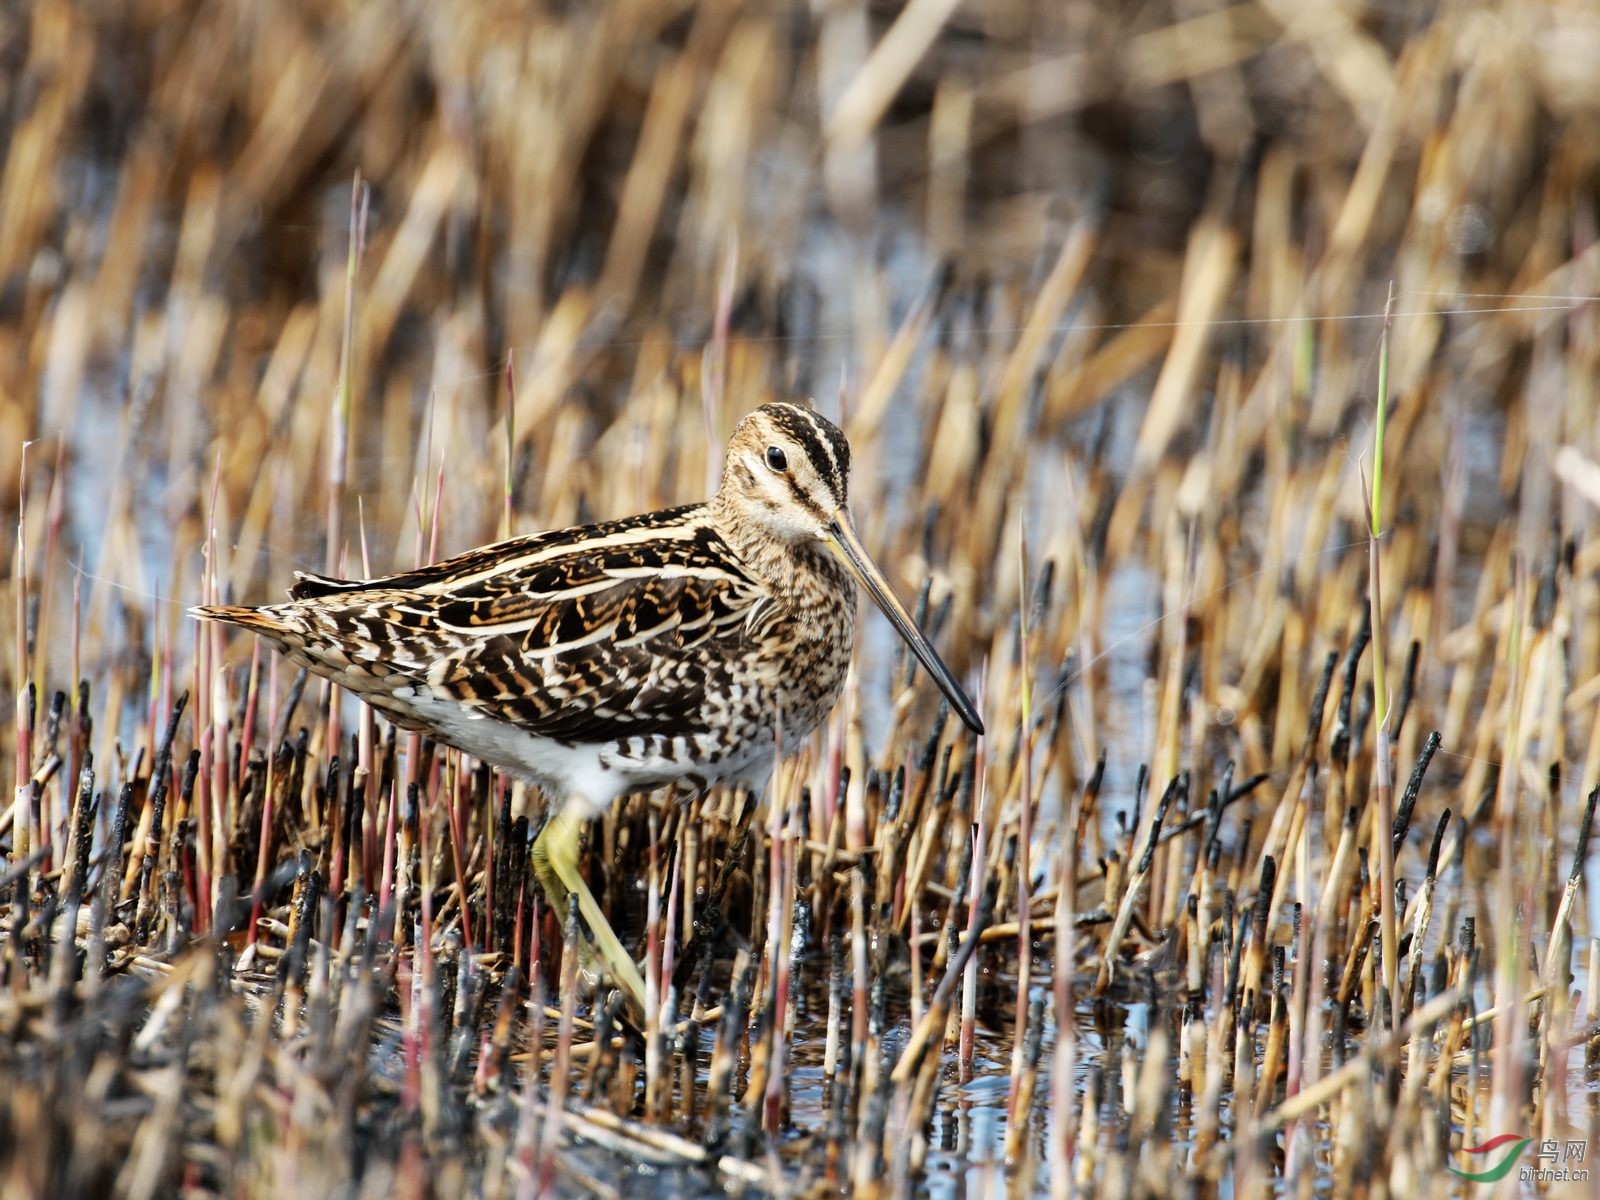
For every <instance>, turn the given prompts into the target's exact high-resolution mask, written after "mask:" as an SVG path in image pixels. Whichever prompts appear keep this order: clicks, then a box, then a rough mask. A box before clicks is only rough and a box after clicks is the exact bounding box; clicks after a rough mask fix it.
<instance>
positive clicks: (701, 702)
mask: <svg viewBox="0 0 1600 1200" xmlns="http://www.w3.org/2000/svg"><path fill="white" fill-rule="evenodd" d="M849 478H850V447H849V445H848V444H847V443H846V441H845V438H844V435H843V434H842V433H840V432H839V430H838V428H836V427H835V426H834V425H833V424H832V423H830V422H829V421H827V420H824V419H823V418H822V417H820V416H818V415H817V414H816V413H815V412H812V411H811V410H809V409H807V408H802V407H800V406H798V405H794V404H767V405H763V406H762V407H761V408H759V409H757V410H756V411H755V412H753V413H751V414H749V415H748V416H746V417H745V418H744V419H743V420H741V421H740V422H739V424H738V426H737V427H736V428H735V429H734V431H733V437H732V440H731V441H730V442H729V444H728V452H727V457H726V459H725V462H724V466H723V471H722V482H721V486H720V487H719V488H718V490H717V494H716V495H715V496H714V497H712V498H711V499H710V500H709V501H707V502H706V503H704V504H694V505H689V506H688V507H685V508H674V509H667V510H665V511H663V512H653V513H645V514H643V515H642V516H637V517H630V518H627V519H625V520H621V521H606V522H602V523H600V524H597V525H585V526H581V527H578V528H573V529H561V530H557V531H555V532H552V533H542V534H537V535H534V536H529V537H517V538H512V539H510V540H509V541H504V542H499V543H496V544H494V545H491V546H484V547H482V548H480V549H477V550H469V551H467V552H466V553H464V554H460V555H457V556H456V557H454V558H451V559H448V560H446V561H444V562H439V563H435V564H433V565H432V566H427V567H421V568H418V569H417V570H415V571H405V572H402V573H400V574H397V575H388V576H384V577H383V578H381V579H368V580H340V579H330V578H326V577H324V576H321V575H311V574H307V573H304V572H301V573H297V576H296V582H295V584H294V585H293V586H292V587H291V588H290V589H289V595H290V597H291V599H290V601H289V602H288V603H287V604H271V605H267V606H265V607H262V608H245V607H233V606H227V605H206V606H202V607H199V608H195V609H192V610H190V611H191V612H192V613H193V614H194V615H195V616H196V617H199V618H201V619H203V620H208V621H225V622H228V623H230V624H233V625H239V626H242V627H243V628H245V629H248V630H250V631H252V632H253V633H256V634H259V635H260V636H261V637H264V638H266V639H267V640H268V641H269V642H271V643H272V644H273V645H275V646H276V647H277V648H278V649H279V650H281V651H282V652H283V653H284V654H285V655H287V656H288V658H289V660H290V661H291V662H294V663H296V664H298V665H300V666H303V667H306V668H308V669H309V670H311V671H313V672H315V673H316V674H318V675H323V676H326V677H327V678H329V679H331V680H333V681H334V682H336V683H338V684H339V685H340V686H341V687H344V688H347V689H348V690H350V691H352V692H354V693H355V694H356V695H357V696H359V697H361V698H362V699H363V700H365V701H366V702H367V703H368V704H371V705H372V706H373V707H374V708H376V709H377V710H378V711H379V712H381V713H383V714H384V715H385V716H387V717H388V718H389V719H390V720H392V721H394V722H395V723H396V724H397V725H399V726H401V727H402V728H405V729H415V730H420V731H422V732H424V733H426V734H428V735H430V736H432V737H433V738H435V739H437V740H438V741H440V742H443V743H445V744H446V745H450V746H454V747H456V748H457V749H459V750H462V751H464V752H465V753H467V754H470V755H472V756H473V757H475V758H478V759H481V760H482V761H484V762H487V763H490V764H493V765H494V766H497V767H500V768H502V769H503V770H506V771H509V772H511V773H512V774H514V775H516V776H519V777H521V778H522V779H524V780H526V781H528V782H530V783H532V784H535V785H537V786H539V787H542V788H543V789H545V791H546V793H547V794H548V795H551V796H552V797H553V798H556V799H558V800H559V801H560V804H559V807H558V808H556V809H555V810H554V815H553V816H552V817H551V818H550V819H549V820H548V821H547V822H546V823H545V826H544V828H543V830H542V831H541V832H540V834H539V836H538V838H537V839H536V840H535V842H534V846H533V863H534V867H535V870H536V872H537V874H538V876H539V879H540V882H541V884H542V885H543V886H544V888H545V891H546V893H547V895H548V897H549V899H550V901H551V902H552V903H553V904H555V905H556V906H557V911H563V910H564V909H565V906H566V898H567V895H568V894H569V893H571V894H576V896H577V898H578V904H579V909H580V911H581V912H582V914H583V917H584V920H585V921H586V922H587V923H588V925H589V928H590V930H591V932H592V934H593V936H594V938H595V941H596V944H597V945H598V947H599V949H600V952H601V954H602V955H603V957H604V959H605V960H606V963H607V965H608V966H609V967H610V969H611V972H612V974H613V977H614V978H615V979H616V980H617V981H618V982H619V983H620V984H621V985H622V986H623V987H624V988H625V989H626V990H627V991H628V992H629V993H630V994H631V997H632V999H633V1000H634V1001H635V1002H636V1003H638V1004H639V1005H640V1006H641V1007H642V1003H643V996H644V984H643V981H642V979H641V978H640V975H639V969H638V966H637V964H636V963H635V962H634V960H633V958H632V957H631V956H630V955H629V954H628V952H627V951H626V950H625V949H624V948H623V946H622V943H621V941H620V940H619V939H618V938H617V935H616V934H615V933H614V932H613V931H612V928H611V926H610V924H609V923H608V922H607V921H606V918H605V916H604V914H603V913H602V912H601V910H600V907H599V905H598V904H597V903H596V902H595V899H594V896H593V894H592V893H591V892H590V891H589V889H588V887H587V886H586V885H585V884H584V881H583V878H582V876H581V874H580V872H579V869H578V849H579V844H578V835H579V831H580V829H581V826H582V823H583V822H584V821H585V820H587V819H588V818H589V817H591V816H593V815H594V814H595V813H597V812H599V811H600V810H602V809H603V808H605V806H607V805H609V804H610V803H611V802H612V801H613V800H615V799H616V798H617V797H619V796H622V795H625V794H627V793H630V792H636V791H643V790H646V789H650V788H655V787H659V786H662V785H664V784H669V783H683V784H688V785H691V786H693V787H695V788H701V789H703V788H707V787H709V786H711V785H712V784H713V783H717V782H719V781H742V782H745V783H747V784H750V785H752V786H753V787H757V788H759V787H760V785H761V784H762V783H764V781H765V780H766V779H767V777H768V775H769V773H770V771H771V767H772V754H773V749H774V744H775V731H777V730H779V729H780V728H781V731H782V736H783V738H784V739H785V741H786V743H787V744H788V745H790V746H793V745H797V744H798V743H799V742H800V740H801V739H803V738H804V737H806V736H807V735H808V734H809V733H810V732H811V731H812V730H813V729H815V728H816V726H817V724H818V722H820V721H821V720H822V719H823V717H824V716H826V715H827V713H828V711H829V710H830V709H831V708H832V707H833V705H834V703H835V702H836V701H837V700H838V698H839V693H840V691H841V690H842V688H843V686H844V678H845V670H846V668H847V667H848V666H849V663H850V656H851V650H852V647H853V645H854V643H855V622H856V611H855V610H856V587H855V584H856V582H857V581H859V582H860V583H861V585H862V586H864V587H865V588H866V589H867V591H868V593H869V594H870V595H871V596H872V598H873V599H874V600H875V601H876V602H877V604H878V607H879V608H881V609H882V610H883V613H884V615H885V616H887V617H888V619H889V621H890V622H891V623H892V624H893V625H894V627H895V629H896V630H897V631H898V632H899V633H900V635H901V637H903V638H904V639H905V640H906V642H907V643H908V644H909V646H910V648H911V650H912V652H913V653H914V654H915V655H916V657H917V659H918V660H919V661H920V662H921V663H922V665H923V667H925V668H926V669H927V671H928V672H929V673H930V674H931V675H932V676H933V678H934V680H935V681H936V682H937V683H938V685H939V687H940V689H941V690H942V691H943V692H944V694H945V696H946V698H948V700H949V701H950V704H951V706H952V707H953V708H954V709H955V711H956V712H957V713H958V714H959V715H960V717H961V720H962V721H963V722H965V723H966V725H967V726H968V727H969V728H970V729H972V730H973V731H974V732H976V733H982V732H983V723H982V721H981V720H980V719H979V717H978V712H977V710H976V709H975V708H974V707H973V705H972V702H971V701H970V700H969V699H968V698H967V696H966V693H965V692H963V691H962V689H961V685H960V684H959V683H957V682H956V679H955V676H954V675H952V674H951V672H950V669H949V668H948V667H947V666H945V664H944V662H943V660H941V659H940V657H939V655H938V654H937V653H936V652H935V651H934V649H933V647H932V646H931V645H930V644H929V643H928V640H927V639H926V638H925V637H924V636H923V635H922V633H921V632H920V631H919V630H918V629H917V626H916V624H915V622H913V621H912V619H911V617H910V616H909V615H908V614H907V613H906V610H905V609H904V608H903V607H902V606H901V604H900V602H899V601H898V600H897V599H896V598H895V595H894V592H893V591H892V590H891V589H890V587H889V585H888V583H887V582H886V581H885V579H884V577H883V574H882V572H880V571H879V570H878V568H877V567H876V566H875V565H874V564H873V562H872V559H871V558H870V557H869V556H868V554H867V552H866V550H865V549H864V548H863V547H862V544H861V540H860V538H859V537H857V535H856V531H855V526H854V524H853V523H852V521H851V518H850V508H849V493H848V488H849Z"/></svg>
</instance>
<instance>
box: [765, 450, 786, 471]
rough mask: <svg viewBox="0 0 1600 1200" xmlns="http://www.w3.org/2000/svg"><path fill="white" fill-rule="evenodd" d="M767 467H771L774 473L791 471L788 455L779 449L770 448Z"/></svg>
mask: <svg viewBox="0 0 1600 1200" xmlns="http://www.w3.org/2000/svg"><path fill="white" fill-rule="evenodd" d="M767 466H769V467H771V468H772V469H773V470H774V471H787V470H788V469H789V457H788V455H786V454H784V452H783V451H782V450H780V449H778V447H776V446H768V447H767Z"/></svg>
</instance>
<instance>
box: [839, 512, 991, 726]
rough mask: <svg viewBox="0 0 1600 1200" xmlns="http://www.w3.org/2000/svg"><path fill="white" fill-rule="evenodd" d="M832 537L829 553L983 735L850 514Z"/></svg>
mask: <svg viewBox="0 0 1600 1200" xmlns="http://www.w3.org/2000/svg"><path fill="white" fill-rule="evenodd" d="M828 533H829V537H828V540H827V542H826V545H827V547H828V549H830V550H832V551H833V552H834V553H835V554H836V555H838V556H839V558H840V559H841V560H842V561H843V562H844V564H845V565H846V566H847V567H849V568H850V573H851V574H852V575H854V576H855V577H856V578H857V579H858V580H859V581H860V582H861V586H862V587H864V588H866V589H867V591H868V592H870V593H872V599H873V600H874V601H875V602H876V603H877V605H878V607H879V608H880V609H881V610H882V611H883V615H884V616H886V617H888V618H889V623H890V624H891V625H893V626H894V627H895V631H896V632H897V633H899V635H900V636H901V637H903V638H905V640H906V645H908V646H910V647H911V653H913V654H915V655H916V656H917V661H918V662H920V663H921V664H922V665H923V667H924V668H926V669H927V672H928V674H929V675H932V676H933V681H934V682H935V683H937V684H938V685H939V690H940V691H941V692H943V693H944V694H945V699H947V700H949V701H950V707H952V708H954V709H955V710H956V713H957V715H958V716H960V718H961V720H962V722H963V723H964V724H965V725H966V727H967V728H968V729H970V730H972V732H973V733H982V732H983V721H982V719H981V718H979V716H978V710H977V709H976V708H974V707H973V706H972V701H971V700H969V699H967V694H966V692H964V691H962V690H961V685H960V684H959V683H957V682H956V677H955V676H954V675H952V674H951V673H950V668H949V667H947V666H945V665H944V659H942V658H940V657H939V653H938V651H936V650H935V649H934V648H933V646H932V645H930V644H929V642H928V639H927V638H925V637H923V636H922V630H920V629H918V628H917V625H916V622H915V621H913V620H912V619H911V614H910V613H908V612H906V610H905V609H904V608H903V607H902V606H901V604H900V601H899V600H897V599H895V595H894V593H893V592H891V591H890V590H889V583H888V581H887V580H886V579H884V577H883V572H881V571H880V570H878V568H877V565H876V564H875V563H874V562H873V561H872V559H871V557H870V556H869V555H868V554H867V551H866V547H864V546H863V545H862V544H861V539H860V538H859V537H857V536H856V529H855V526H854V525H852V524H851V523H850V514H849V513H847V512H845V510H844V509H842V508H841V509H839V511H838V512H836V513H834V514H833V520H832V521H830V522H829V523H828Z"/></svg>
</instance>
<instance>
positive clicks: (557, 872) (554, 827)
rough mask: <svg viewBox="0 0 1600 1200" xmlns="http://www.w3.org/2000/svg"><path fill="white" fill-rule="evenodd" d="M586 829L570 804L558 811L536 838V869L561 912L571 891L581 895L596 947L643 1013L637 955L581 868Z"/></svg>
mask: <svg viewBox="0 0 1600 1200" xmlns="http://www.w3.org/2000/svg"><path fill="white" fill-rule="evenodd" d="M582 829H583V818H582V817H581V816H579V815H577V814H576V813H574V812H573V811H572V807H571V806H570V805H569V806H567V807H564V808H562V809H561V810H560V811H559V812H557V813H556V814H555V815H554V816H553V817H551V818H550V819H549V820H548V821H546V822H545V825H544V828H543V829H542V830H540V832H539V836H538V837H536V838H535V839H534V840H533V869H534V872H535V874H537V875H538V876H539V883H540V884H541V885H542V886H543V888H544V890H545V895H546V896H548V897H549V899H550V903H551V904H552V905H554V906H555V907H556V911H557V912H558V913H559V912H564V911H565V909H566V902H567V896H568V895H569V894H572V895H576V896H577V897H578V911H579V912H580V913H582V914H583V919H584V920H585V921H586V922H587V923H588V925H589V931H590V933H591V934H592V935H593V936H594V942H595V948H596V949H597V950H599V951H600V956H601V958H603V959H605V964H606V967H607V969H608V970H610V972H611V976H612V978H613V979H615V980H616V981H617V983H618V984H619V985H620V986H621V987H622V989H623V991H625V992H627V993H628V998H629V999H630V1000H632V1001H633V1003H634V1005H635V1006H636V1007H637V1008H638V1009H639V1011H640V1012H643V1011H644V978H643V977H642V976H641V975H640V974H639V964H638V963H636V962H634V961H633V956H632V955H631V954H629V953H628V951H627V949H626V948H625V947H624V946H623V944H622V940H621V939H620V938H618V937H617V934H616V931H615V930H614V929H612V928H611V922H610V921H607V920H606V915H605V913H603V912H601V911H600V905H599V903H598V902H597V901H596V900H595V898H594V893H593V892H591V891H590V890H589V885H588V884H586V883H585V882H584V881H583V875H582V874H581V873H580V872H579V870H578V836H579V834H580V833H581V831H582Z"/></svg>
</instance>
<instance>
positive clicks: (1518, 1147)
mask: <svg viewBox="0 0 1600 1200" xmlns="http://www.w3.org/2000/svg"><path fill="white" fill-rule="evenodd" d="M1531 1141H1533V1139H1532V1138H1531V1137H1523V1136H1521V1135H1520V1134H1515V1133H1502V1134H1501V1135H1500V1136H1499V1137H1492V1138H1490V1139H1489V1140H1488V1141H1487V1142H1485V1143H1483V1145H1481V1146H1463V1147H1461V1153H1463V1154H1474V1155H1477V1154H1481V1155H1483V1156H1484V1158H1483V1159H1482V1160H1481V1161H1482V1162H1483V1164H1484V1166H1485V1168H1486V1169H1485V1170H1482V1171H1457V1170H1456V1169H1455V1168H1454V1167H1451V1168H1450V1172H1451V1173H1452V1174H1454V1175H1458V1176H1460V1177H1461V1178H1462V1179H1469V1180H1471V1181H1472V1182H1473V1183H1494V1182H1495V1181H1496V1180H1497V1179H1504V1178H1505V1177H1506V1176H1507V1175H1508V1174H1510V1173H1511V1168H1512V1167H1514V1166H1516V1165H1517V1155H1519V1154H1521V1153H1522V1151H1523V1149H1524V1148H1525V1147H1526V1146H1527V1144H1528V1143H1529V1142H1531ZM1497 1155H1498V1157H1496V1156H1497ZM1490 1163H1493V1164H1494V1165H1493V1166H1489V1164H1490Z"/></svg>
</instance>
